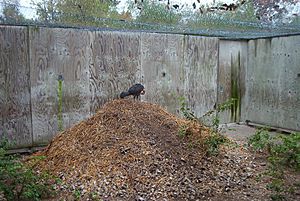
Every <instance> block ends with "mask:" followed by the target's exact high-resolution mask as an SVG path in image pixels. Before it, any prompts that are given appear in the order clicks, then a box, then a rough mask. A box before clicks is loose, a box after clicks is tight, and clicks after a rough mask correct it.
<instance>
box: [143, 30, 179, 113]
mask: <svg viewBox="0 0 300 201" xmlns="http://www.w3.org/2000/svg"><path fill="white" fill-rule="evenodd" d="M183 39H184V36H183V35H171V34H150V33H142V45H141V51H142V59H141V62H142V75H143V77H144V84H145V87H146V94H145V100H147V101H148V102H153V103H157V104H160V105H162V106H164V107H165V108H167V110H168V111H169V112H172V113H174V114H176V113H179V111H178V109H179V107H180V106H179V97H180V96H183V95H184V91H183V90H184V72H183V70H184V69H183V45H184V43H183V42H184V41H183Z"/></svg>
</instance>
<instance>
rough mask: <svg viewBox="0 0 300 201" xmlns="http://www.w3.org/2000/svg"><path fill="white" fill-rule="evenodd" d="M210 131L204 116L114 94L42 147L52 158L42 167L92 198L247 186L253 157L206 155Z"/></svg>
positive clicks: (186, 195) (197, 196) (187, 196)
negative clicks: (191, 117)
mask: <svg viewBox="0 0 300 201" xmlns="http://www.w3.org/2000/svg"><path fill="white" fill-rule="evenodd" d="M209 135H210V131H209V129H208V128H205V127H204V126H202V125H201V124H200V123H199V122H192V121H186V120H183V119H181V118H178V117H176V116H174V115H172V114H170V113H168V112H167V111H166V110H164V109H163V108H161V107H160V106H158V105H155V104H151V103H145V102H137V101H132V100H128V99H127V100H114V101H111V102H108V103H107V104H105V105H104V106H103V107H102V108H101V109H100V110H99V111H98V112H97V113H96V114H95V115H94V116H92V117H91V118H89V119H87V120H85V121H82V122H80V123H79V124H77V125H75V126H73V127H72V128H70V129H68V130H66V131H64V132H62V133H60V134H58V135H57V136H56V137H55V138H54V139H53V140H52V142H51V143H50V144H49V146H48V147H47V148H46V149H45V150H44V151H43V152H42V153H40V154H42V155H45V156H46V159H45V160H42V161H41V162H40V163H39V164H38V169H40V170H45V171H50V172H51V173H52V174H54V175H56V176H58V177H60V178H61V179H62V185H60V186H58V187H57V188H60V190H64V191H70V192H71V191H74V190H76V191H79V192H80V194H81V195H82V196H83V197H84V198H85V199H88V197H89V196H91V195H93V196H95V195H96V196H98V198H100V199H102V200H201V199H203V198H205V197H212V196H214V195H215V194H216V193H217V194H222V193H223V192H227V191H232V189H238V188H244V187H243V186H242V187H240V185H242V184H244V183H245V180H246V179H247V178H249V177H250V176H251V173H249V171H245V168H246V167H247V168H248V166H247V165H246V166H245V165H241V164H242V163H243V164H245V160H247V159H245V157H244V158H243V156H238V158H236V157H234V158H230V157H228V156H226V157H225V158H223V159H224V160H225V162H224V161H223V159H218V160H217V162H216V160H212V159H205V160H202V159H203V156H204V155H205V153H206V145H205V143H204V142H205V139H206V138H207V137H208V136H209ZM212 165H213V167H212ZM210 167H212V168H210ZM243 168H244V169H243ZM219 170H221V172H216V171H219ZM218 174H219V176H220V175H221V177H222V178H221V179H220V178H219V180H218V177H217V175H218ZM230 174H232V175H231V176H230ZM241 178H242V179H241ZM231 181H234V182H235V183H236V185H231V183H230V182H231ZM247 196H248V195H247ZM83 200H84V199H83Z"/></svg>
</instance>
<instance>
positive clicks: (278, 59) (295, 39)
mask: <svg viewBox="0 0 300 201" xmlns="http://www.w3.org/2000/svg"><path fill="white" fill-rule="evenodd" d="M245 97H246V101H245V104H244V110H245V112H244V114H243V120H249V121H251V122H254V123H259V124H265V125H269V126H274V127H280V128H286V129H292V130H300V36H290V37H280V38H272V39H258V40H250V41H249V43H248V66H247V68H246V94H245Z"/></svg>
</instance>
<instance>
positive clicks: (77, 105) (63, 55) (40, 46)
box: [30, 28, 93, 145]
mask: <svg viewBox="0 0 300 201" xmlns="http://www.w3.org/2000/svg"><path fill="white" fill-rule="evenodd" d="M92 40H93V36H92V35H91V34H90V32H88V31H83V30H76V29H57V28H55V29H53V28H52V29H51V28H37V29H36V28H31V29H30V48H31V99H32V119H33V133H34V135H33V140H34V143H35V144H39V145H41V144H43V143H47V142H48V141H49V140H50V139H52V137H53V136H54V135H55V134H56V133H57V132H58V130H59V128H58V126H59V122H60V121H62V124H63V129H65V128H69V127H70V126H72V125H73V124H74V123H76V122H78V121H80V120H82V119H85V118H86V117H88V116H89V115H90V103H89V101H88V100H89V98H90V91H89V65H90V63H91V44H92ZM60 75H61V76H62V78H63V81H62V87H61V90H60V87H59V81H58V77H59V76H60ZM60 94H61V95H60ZM60 98H61V99H62V106H60V104H59V100H60ZM60 107H61V109H62V111H61V112H60ZM60 116H62V119H60Z"/></svg>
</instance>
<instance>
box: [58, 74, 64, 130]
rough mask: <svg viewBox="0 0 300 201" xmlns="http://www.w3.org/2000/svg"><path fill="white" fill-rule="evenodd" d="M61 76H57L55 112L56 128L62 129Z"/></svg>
mask: <svg viewBox="0 0 300 201" xmlns="http://www.w3.org/2000/svg"><path fill="white" fill-rule="evenodd" d="M62 88H63V76H62V75H59V76H58V89H57V97H58V114H57V121H58V130H59V131H63V116H62V109H63V98H62V97H63V93H62Z"/></svg>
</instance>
